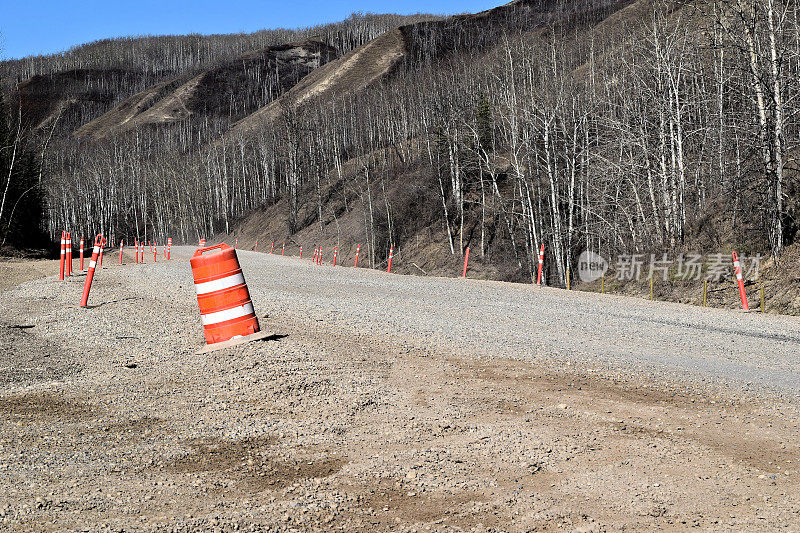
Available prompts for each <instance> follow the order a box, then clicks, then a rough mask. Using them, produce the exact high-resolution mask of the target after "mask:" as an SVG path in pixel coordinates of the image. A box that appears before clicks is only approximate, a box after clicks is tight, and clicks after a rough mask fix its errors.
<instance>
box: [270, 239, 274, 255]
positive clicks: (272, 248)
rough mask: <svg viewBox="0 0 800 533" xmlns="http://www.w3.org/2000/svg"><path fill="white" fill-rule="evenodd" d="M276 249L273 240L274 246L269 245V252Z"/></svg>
mask: <svg viewBox="0 0 800 533" xmlns="http://www.w3.org/2000/svg"><path fill="white" fill-rule="evenodd" d="M274 250H275V241H272V246H270V247H269V253H272V252H273V251H274Z"/></svg>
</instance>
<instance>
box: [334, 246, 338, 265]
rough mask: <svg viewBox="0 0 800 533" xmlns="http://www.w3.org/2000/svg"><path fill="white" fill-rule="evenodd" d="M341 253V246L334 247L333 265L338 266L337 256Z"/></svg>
mask: <svg viewBox="0 0 800 533" xmlns="http://www.w3.org/2000/svg"><path fill="white" fill-rule="evenodd" d="M337 255H339V247H338V246H334V247H333V266H336V256H337Z"/></svg>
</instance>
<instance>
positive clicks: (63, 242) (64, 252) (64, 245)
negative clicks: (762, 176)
mask: <svg viewBox="0 0 800 533" xmlns="http://www.w3.org/2000/svg"><path fill="white" fill-rule="evenodd" d="M66 266H67V232H66V231H62V232H61V260H60V262H59V263H58V279H60V280H63V279H64V269H65V268H66Z"/></svg>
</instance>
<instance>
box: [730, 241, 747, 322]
mask: <svg viewBox="0 0 800 533" xmlns="http://www.w3.org/2000/svg"><path fill="white" fill-rule="evenodd" d="M731 257H732V258H733V271H734V273H735V274H736V283H737V284H738V285H739V298H741V300H742V309H743V310H745V311H749V310H750V306H749V305H747V292H746V291H745V290H744V280H743V279H742V266H741V264H740V263H739V254H737V253H736V252H735V251H734V252H733V253H732V254H731Z"/></svg>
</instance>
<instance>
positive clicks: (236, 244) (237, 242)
mask: <svg viewBox="0 0 800 533" xmlns="http://www.w3.org/2000/svg"><path fill="white" fill-rule="evenodd" d="M238 247H239V237H236V240H234V241H233V249H234V250H235V249H237V248H238Z"/></svg>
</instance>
